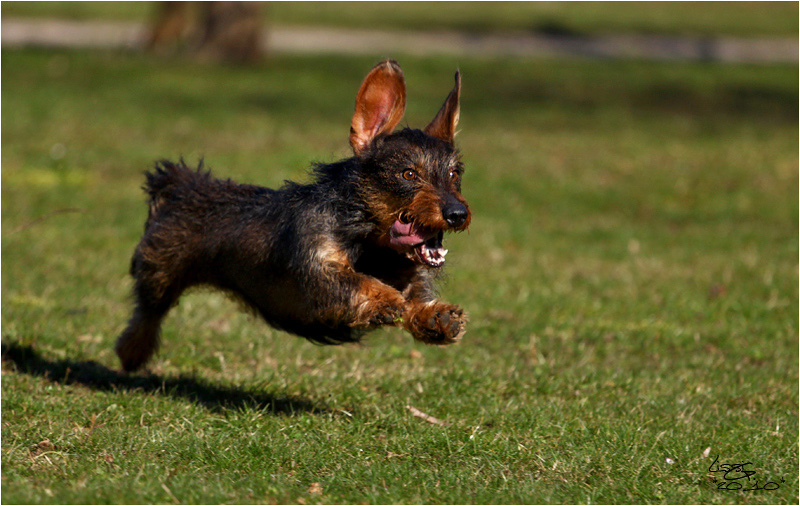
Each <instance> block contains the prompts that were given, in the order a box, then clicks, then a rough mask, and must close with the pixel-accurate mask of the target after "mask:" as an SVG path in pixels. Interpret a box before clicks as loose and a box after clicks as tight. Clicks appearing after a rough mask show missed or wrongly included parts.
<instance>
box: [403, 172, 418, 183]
mask: <svg viewBox="0 0 800 506" xmlns="http://www.w3.org/2000/svg"><path fill="white" fill-rule="evenodd" d="M403 179H405V180H406V181H413V180H415V179H417V173H416V172H415V171H414V170H412V169H406V170H404V171H403Z"/></svg>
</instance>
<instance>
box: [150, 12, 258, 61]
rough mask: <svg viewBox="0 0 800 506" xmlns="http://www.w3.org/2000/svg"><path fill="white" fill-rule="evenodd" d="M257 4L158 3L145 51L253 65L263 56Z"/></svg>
mask: <svg viewBox="0 0 800 506" xmlns="http://www.w3.org/2000/svg"><path fill="white" fill-rule="evenodd" d="M259 10H260V9H259V4H258V3H257V2H159V5H158V12H157V14H156V19H155V23H153V27H152V29H151V31H150V34H149V36H148V40H147V48H148V50H150V51H153V52H156V53H165V52H180V51H187V52H190V53H194V54H196V55H197V56H198V57H200V58H201V59H208V60H215V61H223V62H232V63H253V62H257V61H259V60H261V58H262V57H263V48H262V33H261V15H260V12H259Z"/></svg>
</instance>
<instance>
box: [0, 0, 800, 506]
mask: <svg viewBox="0 0 800 506" xmlns="http://www.w3.org/2000/svg"><path fill="white" fill-rule="evenodd" d="M3 8H4V12H5V9H6V4H4V6H3ZM397 57H398V58H399V59H400V61H401V63H402V65H403V67H404V69H405V71H406V77H407V83H408V87H409V109H408V113H407V120H408V123H409V124H410V125H412V126H420V125H423V124H424V122H426V121H427V120H429V119H430V118H431V117H432V115H433V114H434V113H435V111H436V110H437V109H438V107H439V106H440V105H441V102H442V100H443V99H444V96H445V94H446V93H447V91H448V90H449V88H450V86H451V85H452V74H453V71H454V70H455V68H456V66H459V67H460V68H461V71H462V73H463V80H464V84H463V86H464V92H463V102H462V112H461V118H462V120H461V125H460V128H461V134H460V135H459V143H460V145H461V146H462V150H463V153H464V157H465V161H466V164H467V173H466V175H465V183H464V185H465V195H466V197H467V198H468V199H469V201H470V203H471V207H472V210H473V212H474V219H473V222H472V226H471V229H470V232H469V233H468V234H460V235H458V236H453V237H450V238H448V239H447V246H448V247H449V249H450V251H451V253H450V255H449V256H448V276H447V278H446V280H445V281H444V283H443V285H442V293H443V295H444V297H445V298H446V299H448V300H451V301H454V302H458V303H459V304H462V305H463V306H464V307H465V308H466V309H467V310H468V311H469V312H470V313H471V323H470V326H469V328H468V332H467V335H466V336H465V338H464V341H463V343H461V344H459V345H457V346H453V347H447V348H437V347H426V346H423V345H420V344H417V343H415V342H413V341H412V340H411V338H410V337H409V336H407V335H405V334H403V333H401V332H399V331H395V330H392V331H389V330H387V331H379V332H376V333H374V334H372V335H371V337H370V338H368V339H367V340H366V341H365V343H364V345H363V346H342V347H318V346H314V345H311V344H309V343H307V342H305V341H303V340H301V339H297V338H294V337H291V336H288V335H285V334H282V333H280V332H277V331H274V330H272V329H270V328H268V327H267V326H266V325H264V324H263V323H261V322H259V321H257V320H255V319H253V318H251V317H249V316H248V315H246V314H244V313H242V312H240V311H239V308H238V307H237V306H236V305H235V304H234V303H232V302H230V301H228V300H227V299H226V298H225V297H223V296H221V295H219V294H216V293H208V292H196V293H192V294H190V295H188V296H187V297H185V298H184V299H182V301H181V304H180V305H179V306H178V307H176V308H175V309H174V310H173V312H172V313H171V315H170V317H169V318H168V320H167V322H166V324H165V328H164V346H163V348H162V350H161V352H160V354H159V355H158V357H157V359H156V360H155V362H154V363H153V364H152V369H151V371H150V374H149V375H148V374H141V375H132V376H126V375H123V374H121V373H119V372H118V365H117V362H116V360H115V357H114V354H113V351H112V346H113V342H114V340H115V338H116V335H117V334H118V333H119V332H120V331H121V330H122V328H123V326H124V323H125V321H126V319H127V318H128V315H129V311H130V299H129V291H130V288H131V280H130V279H129V277H128V276H127V268H128V262H129V258H130V255H131V253H132V251H133V248H134V246H135V244H136V242H137V240H138V238H139V235H140V233H141V230H142V225H143V222H144V218H145V215H146V208H145V204H144V198H143V194H142V192H141V191H140V189H139V188H140V186H141V184H142V182H143V179H142V172H143V171H144V170H146V169H148V168H149V167H150V166H151V163H152V161H153V160H154V159H157V158H161V157H173V158H174V157H178V156H181V155H183V156H184V157H186V159H187V160H189V161H196V160H197V159H198V158H199V157H201V156H204V157H205V161H206V163H207V164H208V165H209V166H210V167H212V169H214V170H215V172H216V173H217V174H218V175H220V176H224V177H232V178H235V179H237V180H241V181H247V182H253V183H258V184H263V185H268V186H275V185H279V184H281V182H282V181H283V180H284V179H287V178H292V179H305V178H306V177H307V176H306V175H305V174H306V172H305V171H306V168H307V167H308V165H309V163H310V162H311V161H315V160H332V159H335V158H339V157H344V156H347V155H348V150H347V136H348V127H349V121H350V115H351V114H352V104H353V100H354V97H355V92H356V90H357V87H358V85H359V83H360V81H361V79H362V77H363V76H364V74H365V73H366V71H367V70H368V69H369V68H370V66H371V65H372V64H373V63H374V62H375V61H376V60H377V58H361V57H359V58H345V57H336V58H334V57H325V58H312V57H302V58H300V57H276V58H273V59H271V60H270V61H269V62H268V64H266V65H265V66H263V67H259V68H235V67H212V66H202V65H195V64H192V63H181V62H175V61H166V60H153V59H147V58H145V57H141V56H136V55H130V54H110V53H89V52H45V51H33V50H26V51H21V50H20V51H10V50H5V51H3V53H2V71H3V81H2V103H3V109H2V147H3V150H2V260H3V261H2V343H3V364H2V372H3V375H2V490H3V502H4V503H20V502H25V503H28V502H30V503H141V502H149V503H198V502H200V503H242V502H244V503H270V502H278V503H367V502H369V503H451V502H455V503H589V502H592V503H596V502H600V503H640V502H646V503H797V502H798V473H797V469H798V340H797V337H798V192H797V188H798V151H797V139H798V117H797V110H798V94H797V90H798V72H797V67H796V66H763V67H762V66H716V65H700V64H676V63H673V64H662V63H643V62H612V61H598V62H591V61H581V62H575V61H571V62H558V61H546V60H503V59H498V60H478V59H475V60H469V59H466V60H460V61H454V60H451V59H444V58H441V59H423V58H410V57H402V55H399V56H397ZM70 210H74V211H70ZM407 406H412V407H414V408H416V409H418V410H420V411H422V412H424V413H427V414H429V415H431V416H433V417H436V418H438V419H439V420H441V421H443V422H444V424H435V423H429V422H427V421H425V420H423V419H421V418H419V417H416V416H414V415H413V414H412V412H411V411H410V410H409V409H407ZM716 456H719V463H728V464H732V463H745V462H750V463H752V464H751V465H749V466H748V467H747V469H751V470H755V471H756V472H757V474H756V475H754V476H752V479H753V480H755V479H758V480H759V486H761V487H763V485H764V484H765V483H766V482H768V481H769V482H772V483H776V484H779V487H780V488H778V489H777V490H758V491H748V492H744V491H733V490H730V491H728V490H718V489H717V487H718V485H719V484H727V483H729V481H725V480H723V479H722V478H721V476H720V474H722V473H710V472H709V466H710V465H711V464H712V462H713V460H714V457H716ZM714 476H716V477H717V478H718V483H714V482H713V481H712V480H713V477H714ZM740 476H741V475H740ZM751 483H752V482H751ZM745 488H748V487H745ZM750 488H752V487H750Z"/></svg>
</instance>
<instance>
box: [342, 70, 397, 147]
mask: <svg viewBox="0 0 800 506" xmlns="http://www.w3.org/2000/svg"><path fill="white" fill-rule="evenodd" d="M405 111H406V81H405V79H404V78H403V71H402V70H401V69H400V65H398V64H397V62H396V61H394V60H386V61H383V62H381V63H379V64H377V65H375V66H374V67H373V68H372V70H371V71H370V72H369V74H367V77H365V78H364V82H363V83H361V88H359V90H358V95H357V96H356V112H355V113H354V114H353V120H352V121H351V122H350V146H351V147H352V148H353V152H354V153H355V154H356V155H358V154H359V153H361V152H362V151H363V150H364V149H365V148H366V147H367V146H369V143H370V142H372V139H374V138H375V137H377V136H378V135H380V134H384V133H389V132H391V131H392V130H394V127H396V126H397V124H398V123H400V120H401V119H403V114H404V113H405Z"/></svg>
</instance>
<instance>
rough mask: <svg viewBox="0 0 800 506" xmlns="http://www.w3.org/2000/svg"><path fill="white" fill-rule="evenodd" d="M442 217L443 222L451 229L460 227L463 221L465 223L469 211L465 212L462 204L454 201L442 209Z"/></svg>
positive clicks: (465, 209)
mask: <svg viewBox="0 0 800 506" xmlns="http://www.w3.org/2000/svg"><path fill="white" fill-rule="evenodd" d="M442 216H444V221H446V222H447V224H448V225H450V226H451V227H460V226H461V225H463V224H464V222H465V221H467V216H469V211H467V208H466V206H464V204H462V203H461V202H457V201H456V202H451V203H449V204H447V205H446V206H444V208H442Z"/></svg>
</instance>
